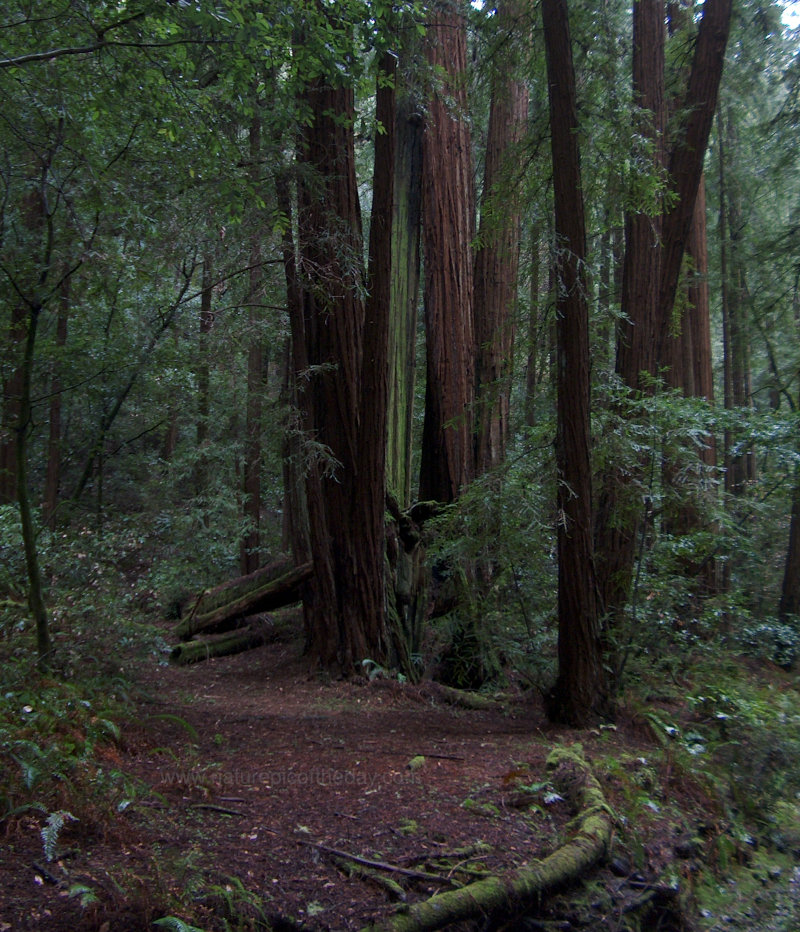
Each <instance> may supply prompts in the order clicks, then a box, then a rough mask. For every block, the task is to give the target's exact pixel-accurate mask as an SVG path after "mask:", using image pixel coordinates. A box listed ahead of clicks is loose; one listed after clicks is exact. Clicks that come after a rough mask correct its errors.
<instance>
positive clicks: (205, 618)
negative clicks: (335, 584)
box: [176, 559, 312, 641]
mask: <svg viewBox="0 0 800 932" xmlns="http://www.w3.org/2000/svg"><path fill="white" fill-rule="evenodd" d="M311 573H312V564H311V563H303V564H302V565H301V566H294V565H293V564H292V562H291V560H288V559H287V560H278V561H276V562H275V563H271V564H270V565H269V566H264V567H261V568H260V569H257V570H255V571H254V572H252V573H250V574H249V575H248V576H242V577H240V578H239V579H234V580H231V581H230V582H226V583H223V584H222V585H221V586H216V587H215V588H214V589H208V590H206V591H205V592H202V593H201V594H200V595H199V596H198V598H197V599H196V600H195V602H194V604H193V605H192V608H191V609H190V611H189V613H188V614H187V615H186V617H185V618H183V619H182V620H181V622H180V624H179V625H178V627H177V628H176V634H177V635H178V637H179V638H180V639H181V640H182V641H188V640H190V639H191V638H193V637H194V636H195V635H197V634H219V633H222V632H224V631H230V630H231V629H235V628H239V627H241V626H242V625H243V624H245V623H246V622H245V620H244V619H245V618H246V617H247V616H248V615H255V614H258V613H259V612H269V611H273V610H274V609H276V608H282V607H283V606H285V605H292V604H293V603H294V602H298V601H300V598H301V587H302V585H303V583H304V582H305V581H306V580H307V579H308V578H309V577H310V576H311Z"/></svg>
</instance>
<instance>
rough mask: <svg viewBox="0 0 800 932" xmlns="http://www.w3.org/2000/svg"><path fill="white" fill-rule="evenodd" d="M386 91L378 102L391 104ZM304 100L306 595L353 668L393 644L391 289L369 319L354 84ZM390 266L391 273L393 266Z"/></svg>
mask: <svg viewBox="0 0 800 932" xmlns="http://www.w3.org/2000/svg"><path fill="white" fill-rule="evenodd" d="M331 15H333V14H331ZM384 90H386V91H390V90H391V89H390V88H385V89H384ZM384 97H385V95H382V96H381V98H379V105H381V106H383V107H384V108H385V105H386V102H385V99H384ZM382 99H383V103H382V104H381V100H382ZM305 102H306V104H307V106H308V108H309V112H310V114H311V117H312V119H311V120H310V121H309V124H308V125H307V126H306V127H305V130H304V136H303V139H302V149H301V157H302V159H303V161H304V163H305V176H304V180H303V185H302V186H301V191H300V198H299V202H300V211H301V213H300V217H299V230H300V236H301V242H300V256H301V262H302V277H301V279H300V282H301V285H302V303H303V332H302V333H301V334H300V335H297V334H295V333H293V339H294V340H297V339H298V336H299V337H300V338H302V336H303V335H304V337H305V352H306V358H307V363H308V369H307V370H306V371H305V372H298V373H297V375H296V377H297V378H298V380H300V379H302V378H307V379H308V385H307V387H306V388H305V389H304V390H303V391H302V395H301V404H302V406H303V407H304V408H305V416H304V428H305V430H306V443H309V442H313V443H314V444H315V445H316V455H315V456H313V458H312V459H311V461H310V462H308V463H307V467H306V471H307V482H306V495H307V502H308V515H309V537H310V544H311V551H312V555H313V560H314V575H313V577H312V579H311V580H310V582H309V586H308V590H307V593H306V598H305V599H304V605H305V612H306V620H307V627H308V634H309V652H310V655H311V659H312V662H313V663H315V664H317V665H318V666H320V667H323V668H327V669H333V668H338V669H339V670H341V671H342V672H343V673H345V674H350V673H352V672H354V671H355V669H356V666H357V664H358V663H359V662H360V661H361V660H363V659H364V658H367V657H369V658H371V659H373V660H375V661H376V662H378V663H384V662H386V660H387V654H388V642H387V636H386V624H385V604H384V603H385V599H384V598H383V559H384V551H383V534H382V532H383V497H384V474H383V473H384V456H385V442H386V437H385V417H386V413H385V405H386V392H385V391H384V390H383V385H384V383H383V382H382V380H384V379H385V378H386V375H385V368H386V357H385V355H383V356H382V357H381V358H382V360H383V362H382V364H380V365H379V366H377V367H375V368H377V370H378V371H377V372H376V373H374V374H373V375H371V376H370V378H377V379H379V380H381V383H380V384H377V383H372V384H371V387H370V391H371V393H372V397H370V399H369V403H368V404H367V402H366V401H365V399H364V396H363V395H362V392H363V391H364V390H365V389H364V387H363V384H362V380H363V378H364V377H365V373H364V370H363V367H364V365H365V356H366V357H367V358H366V363H367V365H371V363H372V361H373V360H375V359H378V354H385V345H386V333H387V329H386V328H387V327H388V313H389V309H388V293H387V296H386V301H385V304H386V306H385V307H383V306H380V307H378V306H377V305H376V304H374V303H373V305H372V306H371V309H370V319H369V322H368V323H366V318H365V305H364V297H363V296H364V290H365V280H364V279H365V276H364V269H363V260H362V247H361V219H360V212H359V202H358V189H357V184H356V175H355V152H354V133H353V118H354V110H353V90H352V88H350V87H340V86H336V87H334V86H331V85H329V84H326V83H325V81H324V80H323V79H321V78H320V79H317V80H316V81H314V82H313V83H312V84H310V85H309V86H308V87H307V88H306V91H305ZM392 121H393V113H392V114H390V115H389V117H388V123H387V122H386V121H384V126H386V125H388V126H390V127H391V126H392V125H393V124H392ZM390 138H391V137H390ZM378 148H379V149H380V146H379V147H378ZM392 167H393V155H391V156H387V157H386V159H385V160H384V161H383V162H376V183H375V188H376V190H378V191H380V192H382V193H381V194H380V196H379V201H380V204H381V206H380V207H379V213H380V212H381V211H385V213H386V216H385V217H384V216H383V215H381V217H378V218H377V227H376V237H384V238H385V239H387V240H388V237H389V236H390V233H391V231H390V226H389V219H388V216H389V215H390V213H391V203H392V196H391V187H390V184H391V181H390V180H389V181H388V182H386V181H384V180H383V179H382V178H381V177H380V175H381V173H387V174H391V172H392ZM387 184H388V185H389V187H388V188H387V187H385V185H387ZM387 192H388V194H387ZM378 231H380V232H378ZM389 245H390V243H388V244H387V246H386V248H387V249H388V248H389ZM373 248H375V249H377V248H378V247H377V245H374V246H373ZM381 255H382V256H384V257H385V256H386V255H388V253H384V252H382V253H381ZM378 261H379V262H384V263H385V261H386V260H385V258H384V259H379V260H378ZM385 272H386V274H387V275H388V274H389V267H388V266H387V268H386V269H385ZM382 287H383V286H382V285H380V284H379V289H380V288H382ZM386 288H387V289H388V284H387V285H386ZM382 293H383V292H382ZM381 300H383V299H381ZM365 328H366V329H365ZM370 371H371V370H370ZM381 408H382V410H379V409H381ZM365 424H368V425H369V427H368V428H365V427H364V425H365ZM381 424H383V425H384V426H383V428H382V429H381V427H380V425H381ZM368 433H369V436H366V435H367V434H368ZM378 447H380V451H379V450H378ZM377 501H380V505H376V502H377ZM378 515H379V516H380V517H379V518H378ZM377 523H379V524H380V526H379V527H378V526H377Z"/></svg>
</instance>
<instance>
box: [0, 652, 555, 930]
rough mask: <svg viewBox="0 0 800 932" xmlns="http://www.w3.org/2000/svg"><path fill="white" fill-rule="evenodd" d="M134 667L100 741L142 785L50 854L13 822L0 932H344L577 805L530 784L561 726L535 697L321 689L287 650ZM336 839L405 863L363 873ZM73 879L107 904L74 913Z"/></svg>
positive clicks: (503, 852)
mask: <svg viewBox="0 0 800 932" xmlns="http://www.w3.org/2000/svg"><path fill="white" fill-rule="evenodd" d="M142 679H143V683H142V694H141V696H140V697H139V698H138V699H137V708H136V716H135V721H134V722H133V723H132V724H131V725H128V726H127V727H125V728H124V732H123V742H122V745H121V747H119V748H113V747H112V748H108V749H106V751H105V752H104V753H105V755H106V759H105V762H106V764H107V766H108V769H109V771H112V770H114V771H117V772H122V773H124V774H126V775H127V778H128V780H129V783H130V786H131V790H130V792H129V793H127V794H125V798H121V799H120V807H121V809H122V810H123V812H122V815H121V816H120V819H118V820H116V821H115V822H114V824H113V825H106V826H105V827H103V826H102V825H100V824H95V825H90V824H89V823H88V822H87V820H86V819H85V818H84V819H82V820H81V823H74V824H73V823H68V824H67V825H65V827H64V829H63V832H62V837H60V839H59V845H60V849H61V851H62V852H63V853H62V855H61V856H60V857H59V858H57V859H56V860H55V861H54V862H53V863H52V864H50V865H48V864H46V863H45V862H44V861H43V858H42V847H41V840H40V838H39V830H40V827H41V820H39V819H37V818H34V817H33V816H32V817H31V818H30V820H24V819H23V820H20V822H19V823H18V825H17V827H16V837H15V838H13V839H12V840H11V850H12V853H13V855H14V857H13V858H10V859H9V860H8V861H7V862H6V863H5V865H0V890H3V891H4V894H3V896H2V899H0V930H8V929H14V930H18V929H19V930H24V929H37V930H54V932H55V930H65V929H79V928H85V929H98V930H100V929H102V930H103V932H111V930H114V932H118V930H125V929H131V930H144V929H147V928H152V926H151V925H150V923H151V921H152V919H154V918H157V917H159V916H163V915H165V914H172V915H178V916H181V917H182V918H184V919H186V920H190V921H191V922H192V923H193V924H195V925H197V926H199V927H201V928H203V929H205V930H213V929H219V928H223V927H224V920H225V919H226V918H228V919H229V920H231V919H232V920H234V921H233V922H232V925H233V927H234V928H237V927H242V928H244V927H246V926H245V925H239V926H237V925H236V924H235V923H240V924H241V923H242V922H243V920H245V919H248V918H249V919H251V920H252V921H253V922H254V923H255V921H256V920H258V919H261V920H263V919H264V918H266V919H268V920H269V922H271V923H272V924H273V926H274V927H275V928H276V929H280V928H297V927H302V928H304V929H310V930H324V929H330V930H337V932H345V930H350V929H359V928H361V927H362V926H363V925H364V924H365V923H367V922H368V921H370V920H374V919H375V918H376V917H377V916H380V915H383V914H386V913H388V912H389V911H391V910H392V909H394V908H395V905H396V901H397V899H398V898H401V899H402V898H404V897H408V898H409V899H415V898H420V897H425V896H428V895H430V894H431V893H433V892H436V890H438V889H446V888H447V887H448V886H449V885H450V884H452V883H453V882H462V883H463V882H467V881H468V880H469V879H470V877H471V876H477V874H478V872H479V871H496V870H504V869H508V868H510V867H513V866H514V865H515V864H519V863H521V862H523V861H526V860H528V859H529V858H531V857H536V856H541V855H543V854H546V853H548V852H549V851H551V850H552V849H553V848H554V847H555V846H556V844H557V843H558V838H559V832H560V830H561V829H563V827H564V825H565V823H566V821H567V820H568V818H569V816H570V812H569V809H568V807H567V805H566V803H564V802H559V801H558V800H555V799H553V800H549V797H548V796H547V789H546V787H544V786H539V787H538V788H535V789H534V790H533V791H531V792H527V795H526V789H525V788H526V787H530V786H531V785H535V784H539V783H541V781H543V780H544V779H545V777H544V773H545V768H544V759H545V757H546V755H547V753H548V751H549V749H550V747H551V746H552V744H553V743H554V742H555V741H557V740H558V735H557V733H552V734H547V733H546V732H547V726H546V725H545V723H544V721H543V718H542V714H541V709H540V708H539V707H538V706H537V705H535V704H533V701H532V700H528V701H527V702H525V701H521V702H519V703H515V704H514V705H513V707H511V708H498V709H497V710H490V711H485V710H481V711H474V710H465V709H461V708H456V707H454V706H452V705H448V704H447V703H446V702H444V701H442V700H441V699H437V698H436V697H435V696H434V694H433V693H432V692H431V691H430V690H429V689H426V688H425V687H414V686H408V685H401V684H399V683H397V682H394V681H391V680H385V679H375V680H373V681H368V680H366V679H365V680H363V681H362V682H341V681H337V682H327V683H326V682H322V681H320V679H319V678H316V677H310V676H309V675H308V673H307V671H306V669H305V667H304V666H303V664H302V662H301V660H300V659H299V651H298V647H297V645H296V644H273V645H270V646H267V647H264V648H260V649H258V650H255V651H251V652H249V653H247V654H243V655H240V656H238V657H233V658H224V659H221V660H212V661H209V662H207V663H202V664H197V665H195V666H192V667H186V668H176V667H170V666H156V665H154V666H153V667H152V668H150V669H148V670H144V671H142ZM548 800H549V801H548ZM530 803H533V805H532V806H529V805H528V804H530ZM120 822H121V824H118V823H120ZM326 849H336V850H338V851H345V852H348V853H350V854H352V855H354V856H356V857H358V858H363V859H366V860H371V861H381V862H386V863H388V864H391V865H393V866H394V867H396V868H401V869H402V870H398V871H393V870H379V871H375V872H373V874H372V875H371V876H367V875H365V874H360V873H356V872H354V871H357V870H358V869H359V868H354V867H353V865H352V864H351V865H350V866H349V867H348V866H346V865H344V864H343V863H342V861H341V859H337V857H336V856H335V855H334V854H332V852H331V851H330V850H326ZM454 865H459V869H458V870H454ZM360 867H365V865H360ZM403 871H407V872H420V873H422V872H424V873H428V874H433V875H437V876H439V877H440V878H441V879H440V880H438V881H435V880H430V879H424V878H421V877H415V876H412V874H411V873H404V872H403ZM470 872H473V873H470ZM387 880H390V881H395V882H396V886H394V887H392V888H391V889H389V887H390V886H391V885H390V884H387V883H386V881H387ZM76 885H80V886H81V887H85V888H86V890H87V891H89V892H90V894H91V896H87V897H85V900H87V901H88V900H92V899H93V897H94V896H96V897H97V901H96V902H87V904H86V905H85V906H84V907H81V906H80V899H81V896H82V894H80V893H79V892H78V893H76V892H75V890H76ZM70 890H72V893H73V895H72V896H70V895H69V893H70ZM187 899H188V900H191V901H192V902H193V903H194V904H195V907H196V908H195V909H194V911H193V912H192V914H191V915H188V914H187V913H186V911H185V909H184V910H182V909H181V907H180V905H178V904H179V903H180V902H183V903H186V902H187ZM104 923H109V924H108V925H104ZM252 927H253V928H257V927H258V926H257V925H253V926H252ZM262 927H263V926H262Z"/></svg>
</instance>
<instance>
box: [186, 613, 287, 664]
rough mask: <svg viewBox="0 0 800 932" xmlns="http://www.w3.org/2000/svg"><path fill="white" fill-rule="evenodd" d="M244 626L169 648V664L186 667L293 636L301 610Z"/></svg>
mask: <svg viewBox="0 0 800 932" xmlns="http://www.w3.org/2000/svg"><path fill="white" fill-rule="evenodd" d="M247 622H248V624H247V627H245V628H240V629H239V630H237V631H232V632H230V633H228V634H225V635H222V636H219V637H214V638H211V639H209V640H204V641H189V642H184V643H183V644H178V645H177V646H175V647H173V648H172V652H171V653H170V657H169V659H170V660H171V661H172V663H177V664H179V665H180V666H187V665H188V664H190V663H199V662H200V661H203V660H210V659H211V658H212V657H230V656H232V655H233V654H241V653H242V652H243V651H246V650H252V648H254V647H260V646H261V645H262V644H272V643H274V642H275V641H280V640H282V639H284V638H287V637H290V636H292V635H293V634H294V633H295V632H297V631H299V630H300V627H301V624H302V610H301V609H297V608H293V609H291V610H288V611H285V612H280V613H277V614H275V615H269V616H267V617H266V618H265V619H261V618H252V617H251V618H248V619H247Z"/></svg>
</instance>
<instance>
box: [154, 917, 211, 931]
mask: <svg viewBox="0 0 800 932" xmlns="http://www.w3.org/2000/svg"><path fill="white" fill-rule="evenodd" d="M153 925H154V926H160V927H161V928H162V929H171V930H172V932H204V930H203V929H198V928H197V926H190V925H189V923H188V922H184V921H183V919H178V917H177V916H164V918H163V919H156V920H155V921H154V922H153Z"/></svg>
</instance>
